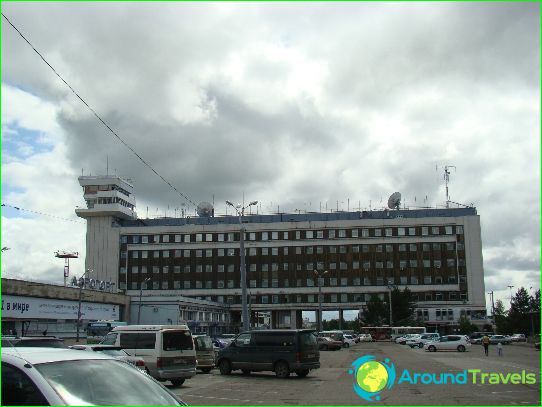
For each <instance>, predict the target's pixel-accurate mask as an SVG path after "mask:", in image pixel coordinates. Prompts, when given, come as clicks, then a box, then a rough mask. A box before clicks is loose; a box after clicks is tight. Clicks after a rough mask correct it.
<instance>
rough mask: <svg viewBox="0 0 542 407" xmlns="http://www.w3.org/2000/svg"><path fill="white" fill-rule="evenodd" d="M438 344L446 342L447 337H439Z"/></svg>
mask: <svg viewBox="0 0 542 407" xmlns="http://www.w3.org/2000/svg"><path fill="white" fill-rule="evenodd" d="M440 342H448V337H447V336H441V337H440Z"/></svg>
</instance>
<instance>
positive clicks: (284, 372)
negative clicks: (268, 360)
mask: <svg viewBox="0 0 542 407" xmlns="http://www.w3.org/2000/svg"><path fill="white" fill-rule="evenodd" d="M275 374H276V375H277V377H280V378H281V379H286V378H287V377H288V376H290V369H289V368H288V364H287V363H286V362H284V361H282V360H281V361H279V362H277V363H276V364H275Z"/></svg>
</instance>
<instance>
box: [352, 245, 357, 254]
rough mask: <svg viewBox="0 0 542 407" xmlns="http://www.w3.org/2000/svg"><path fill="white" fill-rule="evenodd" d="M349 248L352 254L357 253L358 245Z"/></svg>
mask: <svg viewBox="0 0 542 407" xmlns="http://www.w3.org/2000/svg"><path fill="white" fill-rule="evenodd" d="M351 247H352V253H359V245H355V246H351Z"/></svg>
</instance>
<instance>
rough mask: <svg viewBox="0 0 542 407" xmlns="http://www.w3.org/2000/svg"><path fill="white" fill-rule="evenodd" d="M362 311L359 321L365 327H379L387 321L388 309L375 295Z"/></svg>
mask: <svg viewBox="0 0 542 407" xmlns="http://www.w3.org/2000/svg"><path fill="white" fill-rule="evenodd" d="M363 311H364V312H363V315H362V316H361V320H362V322H363V324H364V325H365V326H381V325H383V324H384V322H385V321H387V320H388V318H387V317H388V315H389V308H388V307H387V306H386V304H385V303H384V301H382V300H381V299H380V298H378V296H377V295H374V294H373V295H372V296H371V299H370V300H369V301H367V304H366V306H365V308H364V310H363Z"/></svg>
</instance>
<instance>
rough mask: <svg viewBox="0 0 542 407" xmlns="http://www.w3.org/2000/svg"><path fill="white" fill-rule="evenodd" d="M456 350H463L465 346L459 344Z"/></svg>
mask: <svg viewBox="0 0 542 407" xmlns="http://www.w3.org/2000/svg"><path fill="white" fill-rule="evenodd" d="M457 350H458V351H459V352H465V347H464V346H463V345H459V346H458V347H457Z"/></svg>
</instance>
